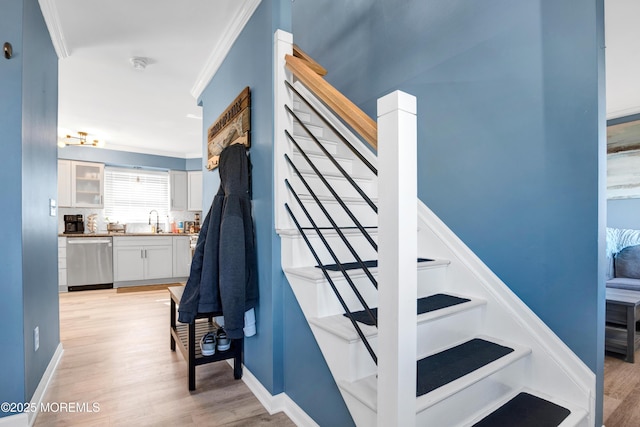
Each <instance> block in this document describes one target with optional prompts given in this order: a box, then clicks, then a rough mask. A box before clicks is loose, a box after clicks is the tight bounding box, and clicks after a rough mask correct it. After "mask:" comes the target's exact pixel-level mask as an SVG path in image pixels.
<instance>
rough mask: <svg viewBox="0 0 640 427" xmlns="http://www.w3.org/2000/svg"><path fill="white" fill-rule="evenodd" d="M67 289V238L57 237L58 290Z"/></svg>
mask: <svg viewBox="0 0 640 427" xmlns="http://www.w3.org/2000/svg"><path fill="white" fill-rule="evenodd" d="M67 289H68V288H67V238H66V237H58V291H59V292H67Z"/></svg>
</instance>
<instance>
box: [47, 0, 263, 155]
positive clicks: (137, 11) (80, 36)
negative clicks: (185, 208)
mask: <svg viewBox="0 0 640 427" xmlns="http://www.w3.org/2000/svg"><path fill="white" fill-rule="evenodd" d="M258 3H259V1H257V2H256V1H255V0H253V1H252V0H233V1H231V0H181V1H179V0H109V1H104V0H40V4H41V8H42V10H43V13H44V15H45V20H46V22H47V26H48V28H49V31H50V33H51V34H52V39H53V42H54V46H55V48H56V52H57V53H58V56H59V58H60V61H59V111H58V126H59V129H60V131H59V133H60V134H62V135H64V134H66V133H70V134H73V135H76V133H77V132H78V131H83V132H88V133H89V138H88V139H90V140H91V139H94V138H95V137H97V138H100V139H104V140H105V141H106V145H105V148H112V149H117V150H125V151H135V152H144V153H150V154H159V155H167V156H175V157H183V158H193V157H201V156H202V111H201V108H200V107H198V106H197V101H196V97H197V96H198V95H200V93H201V91H202V89H203V88H204V85H206V83H207V82H208V80H209V79H210V77H211V75H212V74H213V73H214V72H215V70H216V69H217V67H218V66H219V64H220V62H221V61H222V60H223V59H224V55H226V53H227V51H228V49H229V48H230V46H231V44H232V42H233V40H234V39H235V37H236V36H237V34H238V33H239V31H240V29H241V28H242V27H243V26H244V24H245V23H246V21H247V20H248V18H249V17H250V15H251V14H252V13H253V11H254V10H255V7H256V6H257V4H258ZM132 57H144V58H148V65H147V67H146V69H144V70H136V69H134V68H133V66H132V64H131V62H130V59H131V58H132Z"/></svg>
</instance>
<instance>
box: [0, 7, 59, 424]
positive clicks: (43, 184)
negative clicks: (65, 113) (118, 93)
mask: <svg viewBox="0 0 640 427" xmlns="http://www.w3.org/2000/svg"><path fill="white" fill-rule="evenodd" d="M0 40H2V41H3V42H4V41H9V42H11V44H12V45H13V50H14V57H13V58H12V59H11V60H9V61H7V60H5V59H4V58H2V61H0V81H2V82H3V83H4V85H5V86H6V87H5V88H4V89H3V95H2V97H1V98H0V132H1V133H2V141H3V143H2V148H3V157H2V159H3V160H2V167H0V174H1V178H2V182H4V183H6V184H10V185H3V186H2V188H1V189H0V198H1V199H2V210H1V213H0V220H1V222H2V224H4V226H3V227H2V231H0V237H1V243H0V259H1V260H2V261H1V262H2V265H1V266H0V267H1V268H0V274H1V275H2V291H3V296H2V298H1V299H0V320H1V321H2V324H3V325H4V327H3V328H2V331H0V341H1V342H2V351H1V352H0V369H1V370H2V374H1V375H0V377H1V378H2V381H1V382H0V400H1V401H6V402H24V401H28V400H29V399H31V397H32V396H33V393H34V391H35V389H36V387H37V385H38V383H39V382H40V380H41V378H42V375H43V373H44V371H45V369H46V368H47V366H48V364H49V362H50V360H51V357H52V356H53V354H54V352H55V350H56V348H57V346H58V343H59V341H60V339H59V321H58V280H57V277H58V274H57V272H58V262H57V222H56V218H55V217H50V216H49V199H50V198H52V199H55V198H56V192H57V186H56V146H55V143H56V126H57V108H58V74H57V71H58V70H57V57H56V54H55V52H54V49H53V46H52V45H51V41H50V38H49V33H48V31H47V28H46V26H45V23H44V20H43V18H42V15H41V12H40V8H39V6H38V2H37V0H7V1H5V2H3V4H2V14H1V15H0ZM35 326H39V327H40V348H39V349H38V351H37V352H36V351H35V350H34V344H33V328H34V327H35ZM6 415H10V414H9V413H0V417H3V416H6Z"/></svg>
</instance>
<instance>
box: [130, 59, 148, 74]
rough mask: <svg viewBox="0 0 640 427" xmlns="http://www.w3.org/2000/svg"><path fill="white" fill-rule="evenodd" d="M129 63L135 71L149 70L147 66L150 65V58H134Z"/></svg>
mask: <svg viewBox="0 0 640 427" xmlns="http://www.w3.org/2000/svg"><path fill="white" fill-rule="evenodd" d="M129 62H131V65H133V68H134V69H136V70H140V71H142V70H144V69H145V68H147V64H149V58H143V57H141V56H134V57H133V58H131V59H129Z"/></svg>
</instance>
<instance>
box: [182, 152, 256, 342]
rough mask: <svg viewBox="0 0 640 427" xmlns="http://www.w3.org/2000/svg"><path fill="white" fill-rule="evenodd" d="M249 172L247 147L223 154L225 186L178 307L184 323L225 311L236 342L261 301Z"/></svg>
mask: <svg viewBox="0 0 640 427" xmlns="http://www.w3.org/2000/svg"><path fill="white" fill-rule="evenodd" d="M250 168H251V164H250V161H249V158H248V155H247V152H246V149H245V147H244V145H242V144H236V145H231V146H229V147H227V148H225V149H224V151H222V153H221V154H220V163H219V172H220V188H219V189H218V193H217V194H216V196H215V197H214V199H213V203H212V204H211V208H210V209H209V212H208V213H207V216H206V217H205V219H204V221H203V223H202V227H201V229H200V234H199V236H198V243H197V245H196V249H195V252H194V255H193V259H192V261H191V271H190V274H189V279H188V280H187V284H186V286H185V289H184V293H183V294H182V299H181V300H180V307H179V308H178V313H179V314H178V321H179V322H182V323H191V322H192V321H193V320H194V319H195V317H196V315H197V314H198V313H215V314H220V313H222V314H223V315H224V319H225V330H226V331H227V334H228V336H229V338H232V339H238V338H242V337H243V330H242V328H243V327H244V313H245V311H247V310H249V309H251V308H254V307H255V306H256V304H257V301H258V276H257V260H256V248H255V240H254V232H253V219H252V217H251V193H250Z"/></svg>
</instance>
